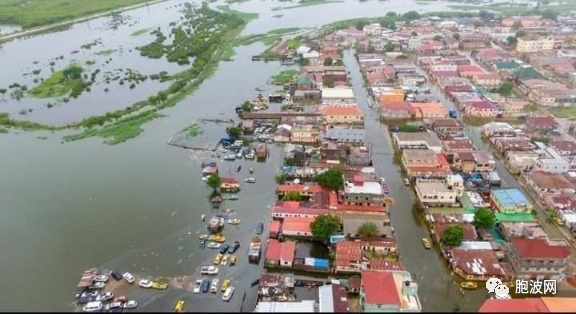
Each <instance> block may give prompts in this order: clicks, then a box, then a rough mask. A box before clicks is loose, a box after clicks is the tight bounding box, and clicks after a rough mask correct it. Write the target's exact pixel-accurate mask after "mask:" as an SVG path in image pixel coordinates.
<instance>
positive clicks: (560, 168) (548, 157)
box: [535, 147, 570, 174]
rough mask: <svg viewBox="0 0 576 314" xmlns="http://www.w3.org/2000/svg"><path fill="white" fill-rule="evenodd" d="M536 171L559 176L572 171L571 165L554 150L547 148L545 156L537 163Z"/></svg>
mask: <svg viewBox="0 0 576 314" xmlns="http://www.w3.org/2000/svg"><path fill="white" fill-rule="evenodd" d="M535 168H536V170H538V171H543V172H548V173H553V174H559V173H566V172H568V171H569V170H570V164H569V163H568V161H566V159H564V157H563V156H562V155H560V154H559V153H558V152H557V151H556V150H555V149H554V148H551V147H547V148H546V149H545V155H544V156H543V157H541V158H539V159H538V161H536V167H535Z"/></svg>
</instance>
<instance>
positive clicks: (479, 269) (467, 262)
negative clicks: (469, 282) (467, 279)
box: [451, 248, 509, 276]
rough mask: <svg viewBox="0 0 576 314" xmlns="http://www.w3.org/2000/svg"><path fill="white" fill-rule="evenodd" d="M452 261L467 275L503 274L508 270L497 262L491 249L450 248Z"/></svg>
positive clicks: (506, 273)
mask: <svg viewBox="0 0 576 314" xmlns="http://www.w3.org/2000/svg"><path fill="white" fill-rule="evenodd" d="M451 253H452V258H453V263H455V264H456V265H457V267H458V268H460V269H461V270H462V271H463V272H464V273H466V274H469V275H484V276H503V275H509V273H508V271H507V270H506V269H505V268H504V267H502V265H501V264H500V263H499V262H498V257H497V256H496V253H495V252H494V251H493V250H483V249H480V250H467V249H461V248H455V249H452V251H451Z"/></svg>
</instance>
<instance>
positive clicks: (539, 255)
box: [508, 238, 571, 280]
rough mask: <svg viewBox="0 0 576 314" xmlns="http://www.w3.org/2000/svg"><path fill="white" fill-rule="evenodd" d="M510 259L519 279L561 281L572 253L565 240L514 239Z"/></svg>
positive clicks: (511, 242) (509, 252)
mask: <svg viewBox="0 0 576 314" xmlns="http://www.w3.org/2000/svg"><path fill="white" fill-rule="evenodd" d="M510 244H511V245H510V250H509V251H508V258H509V260H510V261H511V263H512V267H513V268H514V270H515V271H516V276H517V279H545V280H546V279H551V280H560V279H561V278H563V276H564V275H563V273H564V270H565V269H566V267H567V266H568V263H569V259H570V255H571V251H570V247H569V246H568V244H567V243H566V241H564V240H561V241H560V240H558V241H551V240H548V239H525V238H512V239H511V241H510Z"/></svg>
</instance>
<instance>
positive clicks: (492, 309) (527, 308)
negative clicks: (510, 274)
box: [478, 298, 550, 313]
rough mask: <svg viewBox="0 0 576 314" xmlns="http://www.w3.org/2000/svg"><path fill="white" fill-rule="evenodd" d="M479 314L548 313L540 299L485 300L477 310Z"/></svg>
mask: <svg viewBox="0 0 576 314" xmlns="http://www.w3.org/2000/svg"><path fill="white" fill-rule="evenodd" d="M478 312H480V313H507V312H510V313H533V312H534V313H536V312H550V311H549V310H548V308H547V307H546V304H544V302H542V298H520V299H492V298H489V299H486V301H484V303H482V306H481V307H480V309H479V310H478Z"/></svg>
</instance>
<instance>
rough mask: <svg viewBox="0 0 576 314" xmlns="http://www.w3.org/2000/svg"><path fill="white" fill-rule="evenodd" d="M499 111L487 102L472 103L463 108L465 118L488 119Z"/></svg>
mask: <svg viewBox="0 0 576 314" xmlns="http://www.w3.org/2000/svg"><path fill="white" fill-rule="evenodd" d="M499 112H500V111H499V110H498V109H497V108H496V106H495V105H494V104H492V103H491V102H489V101H474V102H471V103H467V104H466V106H464V113H465V114H466V115H467V116H472V117H483V118H490V117H495V116H496V115H497V114H498V113H499Z"/></svg>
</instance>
